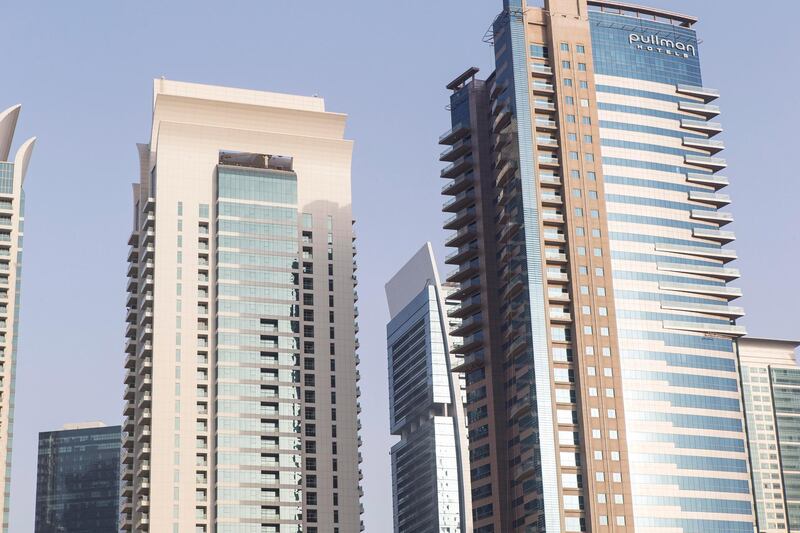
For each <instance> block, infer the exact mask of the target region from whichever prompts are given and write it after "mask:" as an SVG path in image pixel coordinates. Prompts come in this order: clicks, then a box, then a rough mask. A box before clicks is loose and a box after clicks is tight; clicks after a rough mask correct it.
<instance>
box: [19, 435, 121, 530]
mask: <svg viewBox="0 0 800 533" xmlns="http://www.w3.org/2000/svg"><path fill="white" fill-rule="evenodd" d="M120 444H121V433H120V427H119V426H113V427H103V426H99V425H79V426H72V427H65V428H64V430H61V431H47V432H44V433H39V466H38V473H37V478H36V527H35V530H34V531H35V533H57V532H69V533H84V532H85V533H89V532H91V533H111V532H115V531H117V530H118V526H117V517H118V516H119V510H118V509H119V479H120V478H119V465H120V456H119V454H120Z"/></svg>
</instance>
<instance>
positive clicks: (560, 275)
mask: <svg viewBox="0 0 800 533" xmlns="http://www.w3.org/2000/svg"><path fill="white" fill-rule="evenodd" d="M547 281H549V282H553V283H569V274H567V273H566V272H551V271H550V270H548V271H547Z"/></svg>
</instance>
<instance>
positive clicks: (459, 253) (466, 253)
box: [444, 244, 478, 265]
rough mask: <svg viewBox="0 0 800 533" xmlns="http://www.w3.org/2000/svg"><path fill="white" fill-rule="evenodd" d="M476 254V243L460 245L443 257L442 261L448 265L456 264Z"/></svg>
mask: <svg viewBox="0 0 800 533" xmlns="http://www.w3.org/2000/svg"><path fill="white" fill-rule="evenodd" d="M476 255H478V245H477V244H474V245H468V246H462V247H461V248H459V249H458V250H456V251H455V252H453V253H451V254H450V255H448V256H447V257H445V261H444V262H445V263H447V264H448V265H458V264H461V263H463V262H464V261H467V260H468V259H472V258H473V257H475V256H476Z"/></svg>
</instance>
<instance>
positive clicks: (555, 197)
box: [542, 191, 564, 205]
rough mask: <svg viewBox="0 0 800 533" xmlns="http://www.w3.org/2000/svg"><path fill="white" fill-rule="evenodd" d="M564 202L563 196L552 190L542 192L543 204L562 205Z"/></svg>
mask: <svg viewBox="0 0 800 533" xmlns="http://www.w3.org/2000/svg"><path fill="white" fill-rule="evenodd" d="M563 203H564V200H563V199H562V198H561V195H560V194H555V193H552V192H548V191H544V192H542V204H543V205H561V204H563Z"/></svg>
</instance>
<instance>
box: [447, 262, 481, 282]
mask: <svg viewBox="0 0 800 533" xmlns="http://www.w3.org/2000/svg"><path fill="white" fill-rule="evenodd" d="M479 268H480V262H479V261H478V260H477V259H475V260H473V261H470V262H469V263H465V264H462V265H461V266H460V267H459V268H457V269H454V270H452V271H450V273H449V274H447V281H448V282H449V283H458V282H460V281H462V280H464V279H467V278H470V277H472V276H474V275H475V274H477V273H478V270H479Z"/></svg>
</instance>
